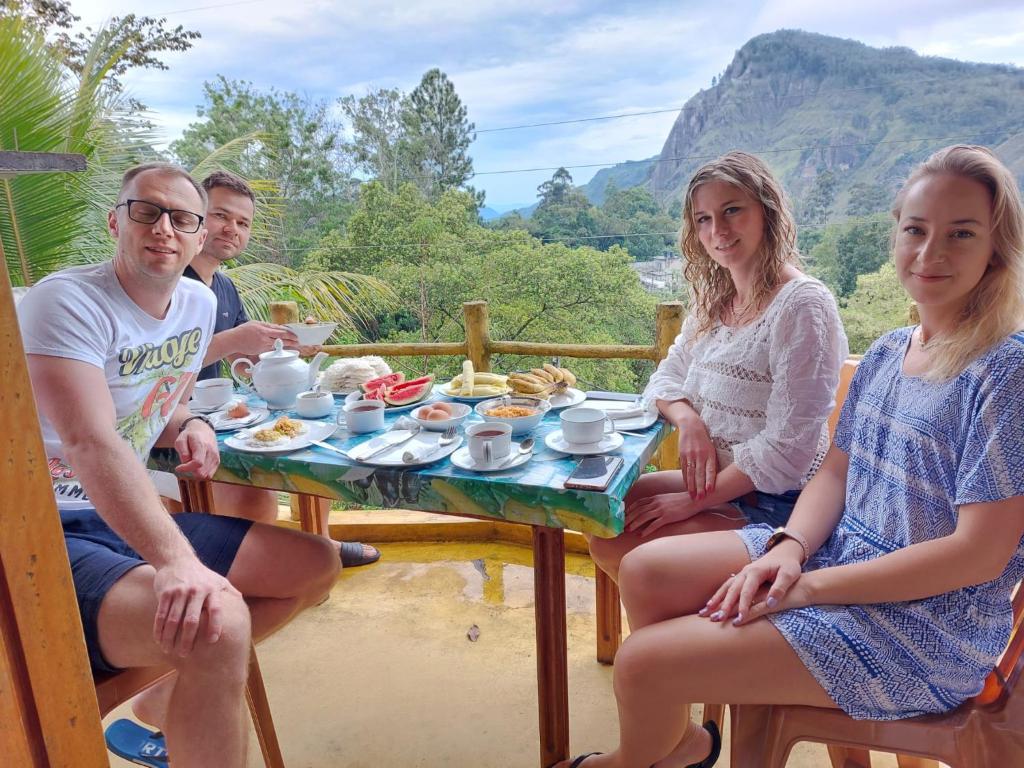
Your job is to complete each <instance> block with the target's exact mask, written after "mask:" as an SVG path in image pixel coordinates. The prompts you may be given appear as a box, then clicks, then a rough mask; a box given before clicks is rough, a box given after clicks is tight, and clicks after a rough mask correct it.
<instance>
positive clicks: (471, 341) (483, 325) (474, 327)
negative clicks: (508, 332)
mask: <svg viewBox="0 0 1024 768" xmlns="http://www.w3.org/2000/svg"><path fill="white" fill-rule="evenodd" d="M462 313H463V315H464V316H465V318H466V357H467V358H469V360H470V361H471V362H472V363H473V370H476V371H481V372H487V371H489V370H491V328H490V318H489V316H488V313H487V302H486V301H467V302H465V303H463V305H462Z"/></svg>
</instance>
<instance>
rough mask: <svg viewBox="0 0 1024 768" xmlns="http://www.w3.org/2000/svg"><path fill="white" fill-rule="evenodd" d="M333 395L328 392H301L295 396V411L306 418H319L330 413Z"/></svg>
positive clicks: (332, 405)
mask: <svg viewBox="0 0 1024 768" xmlns="http://www.w3.org/2000/svg"><path fill="white" fill-rule="evenodd" d="M333 407H334V397H333V395H331V393H330V392H302V393H300V394H299V396H298V397H297V398H295V412H296V413H297V414H299V416H302V417H304V418H307V419H319V418H321V417H323V416H327V415H328V414H330V412H331V409H332V408H333Z"/></svg>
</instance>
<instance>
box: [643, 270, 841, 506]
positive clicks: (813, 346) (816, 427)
mask: <svg viewBox="0 0 1024 768" xmlns="http://www.w3.org/2000/svg"><path fill="white" fill-rule="evenodd" d="M695 330H696V321H695V320H694V319H693V316H692V315H691V316H690V317H688V318H687V319H686V321H685V322H684V323H683V330H682V333H680V334H679V337H678V338H677V339H676V340H675V343H674V344H673V345H672V348H671V349H670V350H669V353H668V356H667V357H666V358H665V359H664V360H662V361H661V364H660V365H659V366H658V370H657V371H655V373H654V375H653V376H651V380H650V382H648V384H647V388H646V389H645V390H644V394H643V401H644V404H645V406H646V407H648V408H651V409H653V408H654V407H655V401H657V400H682V399H686V400H688V401H689V402H690V403H691V405H692V406H693V408H694V410H696V411H697V413H698V414H700V417H701V419H702V420H703V421H704V424H705V425H706V426H707V428H708V432H709V434H710V435H711V439H712V442H713V443H714V444H715V447H716V448H717V450H718V468H719V471H721V470H722V469H724V468H725V467H726V466H728V465H729V464H732V463H734V462H735V464H736V466H737V467H738V468H739V469H740V470H741V471H742V472H743V473H744V474H745V475H747V477H749V478H750V480H751V482H753V483H754V487H755V488H757V489H758V490H759V491H764V492H766V493H784V492H786V491H789V490H794V489H797V488H802V487H803V486H804V484H805V483H806V482H807V481H808V480H809V479H810V478H811V476H812V475H813V474H814V473H815V472H816V471H817V470H818V467H819V466H820V465H821V461H822V459H823V458H824V457H825V452H826V451H827V450H828V442H829V440H828V426H827V424H826V421H827V420H828V416H829V414H830V413H831V412H832V408H833V407H834V406H835V394H836V387H837V386H838V384H839V369H840V368H841V367H842V364H843V361H844V360H845V359H846V357H847V355H848V353H849V348H848V347H847V343H846V334H845V333H844V332H843V325H842V322H841V321H840V319H839V310H838V307H837V306H836V301H835V299H834V298H833V296H832V294H831V293H829V290H828V289H827V288H826V287H825V286H824V285H823V284H822V283H821V282H819V281H818V280H815V279H814V278H811V277H806V276H802V277H798V278H794V279H793V280H790V281H789V282H787V283H786V284H785V285H783V286H782V288H781V289H780V290H779V292H778V293H777V294H776V296H775V298H774V299H773V300H772V302H771V303H770V304H769V305H768V307H767V308H766V309H765V311H764V312H763V313H762V314H761V316H760V317H759V318H758V319H757V320H755V321H754V322H752V323H750V324H749V325H745V326H742V327H740V328H729V327H727V326H724V325H722V324H718V325H716V326H715V327H714V328H713V329H712V330H711V331H710V332H708V333H707V334H705V335H704V336H702V337H701V338H700V339H698V340H697V341H693V336H694V331H695Z"/></svg>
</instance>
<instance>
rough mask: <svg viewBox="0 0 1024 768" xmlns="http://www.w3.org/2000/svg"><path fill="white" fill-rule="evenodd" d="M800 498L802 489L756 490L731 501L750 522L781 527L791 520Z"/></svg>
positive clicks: (751, 523)
mask: <svg viewBox="0 0 1024 768" xmlns="http://www.w3.org/2000/svg"><path fill="white" fill-rule="evenodd" d="M799 498H800V491H786V492H785V493H762V492H761V491H754V492H753V493H748V494H746V495H744V496H740V497H739V498H738V499H733V500H732V501H730V502H729V503H730V504H732V506H733V507H735V508H736V509H737V510H738V511H739V512H741V513H742V514H743V516H744V517H745V518H747V523H748V524H750V525H753V524H754V523H767V524H768V525H770V526H771V527H772V528H779V527H781V526H783V525H785V524H786V523H787V522H788V521H789V516H790V514H791V513H792V512H793V507H794V506H796V500H797V499H799Z"/></svg>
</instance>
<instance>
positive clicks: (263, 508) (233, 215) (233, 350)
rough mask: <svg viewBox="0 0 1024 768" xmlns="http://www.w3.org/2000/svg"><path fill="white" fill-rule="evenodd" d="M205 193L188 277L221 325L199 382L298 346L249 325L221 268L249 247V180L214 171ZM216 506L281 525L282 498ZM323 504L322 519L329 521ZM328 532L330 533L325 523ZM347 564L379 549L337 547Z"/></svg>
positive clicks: (245, 495) (217, 498) (278, 329)
mask: <svg viewBox="0 0 1024 768" xmlns="http://www.w3.org/2000/svg"><path fill="white" fill-rule="evenodd" d="M202 186H203V189H204V190H205V191H206V194H207V198H208V200H209V202H208V205H207V215H206V231H207V236H206V242H205V243H204V244H203V248H202V250H201V251H200V252H199V253H198V254H197V255H196V257H195V258H194V259H192V263H191V264H190V265H189V266H188V267H186V268H185V277H191V278H192V279H194V280H199V281H201V282H202V283H203V284H205V285H206V286H208V287H209V288H210V289H211V290H212V291H213V294H214V296H216V297H217V321H216V324H215V326H214V335H213V341H212V342H211V343H210V347H209V349H208V350H207V352H206V359H205V360H204V366H205V367H204V368H203V370H202V371H200V373H199V378H200V379H205V378H215V377H216V376H218V375H219V374H220V371H219V368H220V361H221V360H223V359H228V360H234V359H235V358H238V357H254V356H255V355H258V354H259V353H261V352H266V351H268V350H270V349H273V347H274V342H275V341H276V340H277V339H281V340H282V341H284V342H285V344H286V345H291V346H295V345H297V344H298V339H297V338H296V336H295V334H294V333H292V332H291V331H290V330H288V328H286V327H284V326H282V325H274V324H273V323H263V322H259V321H255V320H250V319H249V316H248V314H247V313H246V311H245V307H244V306H242V299H241V297H240V296H239V295H238V289H237V288H236V287H235V284H234V283H233V282H232V281H231V278H230V277H228V276H227V275H225V274H224V272H223V270H221V266H222V265H223V264H224V263H225V262H227V261H230V260H231V259H236V258H238V256H239V255H241V253H242V252H243V251H244V250H245V248H246V246H247V245H248V244H249V235H250V234H251V232H252V221H253V218H254V216H255V214H256V195H255V194H254V193H253V191H252V187H250V186H249V185H248V184H247V183H246V182H245V180H244V179H242V178H240V177H238V176H236V175H235V174H233V173H229V172H227V171H215V172H214V173H211V174H210V175H209V176H207V177H206V178H205V179H203V183H202ZM213 493H214V502H215V504H216V507H217V511H218V512H221V513H223V514H228V515H234V516H237V517H244V518H246V519H248V520H255V521H256V522H261V523H273V522H274V521H275V520H277V494H276V493H274V492H273V491H267V490H263V489H260V488H249V487H247V486H244V485H231V484H228V483H215V484H214V486H213ZM328 512H329V508H328V507H327V505H326V504H325V505H324V508H323V509H322V510H321V511H320V514H321V515H322V516H324V517H326V516H327V514H328ZM323 522H324V523H325V525H324V530H326V529H327V526H326V522H327V521H326V520H324V521H323ZM334 546H336V547H337V548H338V552H339V555H340V557H341V562H342V565H343V566H344V567H346V568H353V567H356V566H360V565H367V564H369V563H373V562H376V561H377V560H379V559H380V552H379V551H378V550H377V549H376V547H372V546H370V545H369V544H362V543H360V542H357V541H346V542H334Z"/></svg>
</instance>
